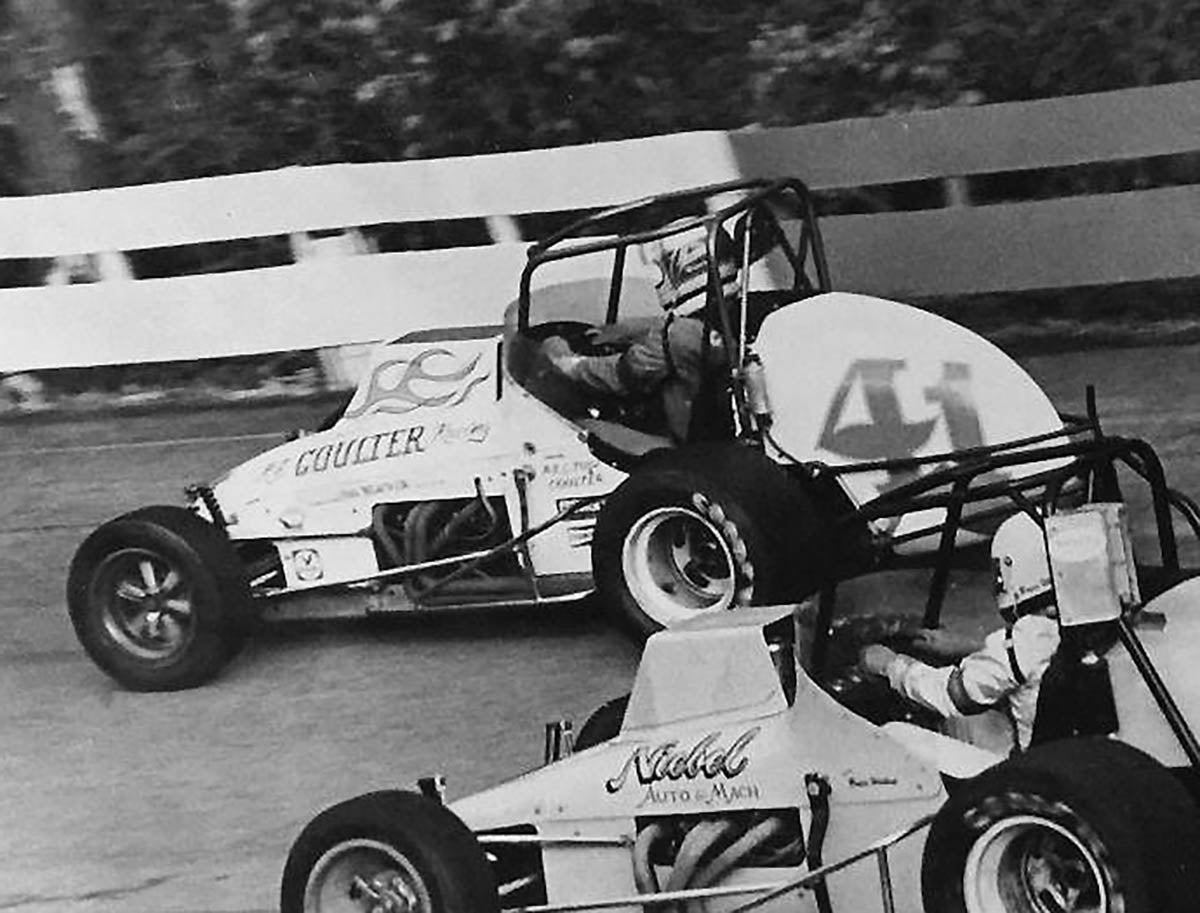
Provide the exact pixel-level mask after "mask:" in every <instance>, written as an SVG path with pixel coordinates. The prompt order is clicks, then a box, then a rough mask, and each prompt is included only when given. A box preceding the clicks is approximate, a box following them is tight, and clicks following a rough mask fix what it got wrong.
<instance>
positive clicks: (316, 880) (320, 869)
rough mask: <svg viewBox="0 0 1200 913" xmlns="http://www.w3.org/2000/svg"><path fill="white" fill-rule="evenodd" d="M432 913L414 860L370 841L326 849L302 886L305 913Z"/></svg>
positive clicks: (351, 841) (359, 839) (385, 845)
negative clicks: (376, 912)
mask: <svg viewBox="0 0 1200 913" xmlns="http://www.w3.org/2000/svg"><path fill="white" fill-rule="evenodd" d="M375 911H378V913H433V897H432V894H431V893H430V890H429V886H428V885H427V884H426V883H425V879H424V878H422V877H421V874H420V872H418V871H417V868H416V866H415V865H413V863H412V861H411V860H410V859H409V858H408V857H407V856H405V855H404V854H403V853H402V852H400V851H399V850H397V849H396V848H395V847H393V846H389V845H388V844H386V843H384V842H382V841H379V840H372V839H369V838H365V837H362V838H355V839H353V840H346V841H343V842H341V843H339V844H337V845H336V846H333V847H331V848H330V849H328V850H326V851H325V853H324V854H323V855H322V856H321V858H320V859H318V860H317V862H316V864H315V865H314V866H313V867H312V869H311V871H310V872H309V876H308V880H307V882H306V883H305V885H304V913H375Z"/></svg>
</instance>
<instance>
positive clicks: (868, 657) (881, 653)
mask: <svg viewBox="0 0 1200 913" xmlns="http://www.w3.org/2000/svg"><path fill="white" fill-rule="evenodd" d="M898 656H899V654H898V653H897V652H896V651H895V650H893V649H891V648H890V647H885V646H883V645H882V644H871V645H870V646H869V647H863V649H862V651H861V652H860V653H859V654H858V664H859V665H860V666H861V667H862V668H863V671H865V672H870V673H871V674H872V675H887V674H888V669H889V668H890V667H891V665H892V663H893V662H894V661H895V660H896V658H897V657H898Z"/></svg>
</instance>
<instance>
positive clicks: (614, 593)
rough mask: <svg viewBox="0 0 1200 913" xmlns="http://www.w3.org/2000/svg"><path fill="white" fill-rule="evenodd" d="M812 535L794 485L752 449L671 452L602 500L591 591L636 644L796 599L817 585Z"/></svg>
mask: <svg viewBox="0 0 1200 913" xmlns="http://www.w3.org/2000/svg"><path fill="white" fill-rule="evenodd" d="M816 529H817V517H816V515H815V511H814V509H813V507H812V504H811V502H810V501H809V500H808V498H806V497H805V496H804V494H803V493H802V492H800V491H799V490H798V489H797V483H795V482H793V481H792V480H790V479H788V478H787V477H786V476H785V474H784V472H783V470H782V469H781V468H780V467H779V466H777V465H776V464H774V463H772V462H771V461H770V460H768V459H767V458H766V457H764V456H762V455H761V454H759V453H758V452H757V451H753V450H750V449H749V448H746V447H741V446H736V445H716V446H705V447H695V448H690V449H688V450H683V451H674V452H668V453H665V454H663V455H661V456H658V457H655V458H653V459H652V460H651V461H650V462H649V463H648V464H647V465H645V466H643V467H639V468H638V469H636V470H635V471H634V473H633V475H631V476H630V477H629V478H628V479H626V480H625V481H624V482H622V483H621V485H620V486H618V487H617V489H616V490H615V491H614V492H613V493H612V494H611V495H609V496H608V498H607V499H606V500H605V502H604V506H603V508H602V509H601V511H600V516H599V517H598V518H597V521H596V529H595V534H594V536H593V540H592V566H593V570H594V573H595V578H596V589H597V591H598V593H599V595H600V597H601V599H603V600H604V602H605V604H606V607H607V608H608V609H609V611H611V612H612V613H613V614H614V615H615V616H616V617H617V619H618V621H619V622H621V623H622V624H623V625H624V626H625V627H626V628H627V629H629V630H630V631H631V632H632V633H634V634H635V635H637V636H640V637H642V638H644V637H648V636H649V635H650V634H653V633H654V632H655V631H659V630H661V629H663V628H669V627H673V626H675V625H677V624H679V623H681V622H683V621H686V620H688V619H689V618H694V617H696V616H697V615H700V614H704V613H710V612H721V611H725V610H727V609H733V608H737V607H739V606H746V605H769V604H771V603H772V602H782V601H787V600H793V599H799V598H802V597H803V596H805V595H808V594H809V593H811V592H813V591H814V590H815V589H816V587H817V582H818V576H817V574H818V571H819V570H820V569H821V566H822V562H821V560H820V559H819V558H818V556H817V554H816V542H817V536H816V535H815V531H816Z"/></svg>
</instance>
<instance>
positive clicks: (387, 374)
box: [345, 349, 491, 418]
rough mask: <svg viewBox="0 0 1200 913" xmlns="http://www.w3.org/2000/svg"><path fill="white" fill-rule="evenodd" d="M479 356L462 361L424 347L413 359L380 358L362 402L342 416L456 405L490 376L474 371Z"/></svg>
mask: <svg viewBox="0 0 1200 913" xmlns="http://www.w3.org/2000/svg"><path fill="white" fill-rule="evenodd" d="M481 359H482V355H476V356H475V357H474V358H472V359H470V360H469V361H467V362H466V363H465V364H464V363H462V359H460V358H459V357H458V356H456V355H455V354H454V353H453V352H450V351H448V350H447V349H426V350H425V351H424V352H421V353H420V354H419V355H417V356H415V357H414V358H390V359H387V360H386V361H382V362H380V363H379V364H378V365H376V366H375V368H374V370H372V371H371V376H370V377H369V378H368V379H367V383H366V392H365V393H364V394H363V397H362V402H361V403H360V404H359V405H357V406H354V408H353V409H347V410H346V414H345V418H360V417H361V416H364V415H369V414H375V413H379V412H384V413H389V414H392V415H405V414H407V413H409V412H412V411H414V410H416V409H431V408H439V407H442V406H457V405H458V404H459V403H461V402H463V401H464V400H465V399H466V398H467V397H468V396H470V395H471V392H472V391H473V390H474V389H475V388H476V387H478V386H479V385H480V384H482V383H483V382H484V381H486V380H487V379H488V378H489V377H490V376H491V370H490V368H486V367H485V368H484V370H483V372H482V373H476V368H478V367H479V364H480V360H481ZM427 365H428V366H427ZM437 369H440V370H437ZM472 375H474V376H472Z"/></svg>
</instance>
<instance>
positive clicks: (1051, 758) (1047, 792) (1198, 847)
mask: <svg viewBox="0 0 1200 913" xmlns="http://www.w3.org/2000/svg"><path fill="white" fill-rule="evenodd" d="M921 888H922V894H923V897H924V902H925V910H926V911H927V913H1067V911H1077V913H1084V911H1086V913H1185V911H1188V910H1194V909H1195V904H1196V898H1197V897H1198V896H1200V810H1197V808H1196V805H1195V803H1194V802H1193V801H1192V799H1191V797H1190V796H1189V794H1188V793H1187V791H1186V790H1185V789H1184V787H1183V785H1182V784H1181V783H1180V782H1179V780H1178V779H1176V777H1175V776H1174V775H1173V774H1172V773H1171V772H1170V771H1168V770H1167V769H1166V768H1165V767H1163V766H1162V765H1161V764H1159V763H1158V762H1156V761H1155V760H1153V759H1152V758H1150V757H1149V756H1148V755H1145V754H1143V753H1142V752H1140V751H1138V750H1137V749H1135V748H1131V747H1130V746H1128V745H1125V744H1124V743H1121V742H1117V741H1113V740H1109V739H1103V738H1094V739H1069V740H1064V741H1061V742H1053V743H1050V744H1047V745H1043V746H1039V747H1037V748H1034V749H1032V750H1030V751H1028V752H1026V753H1025V754H1023V755H1020V756H1018V757H1016V758H1013V759H1011V760H1008V761H1005V762H1003V763H1001V764H998V765H996V766H995V767H993V768H991V769H990V770H988V771H985V772H984V773H983V774H981V775H980V776H979V777H977V778H975V779H974V780H972V781H970V782H968V783H967V784H965V785H964V786H963V787H962V788H961V790H960V791H958V792H956V793H955V794H954V796H953V797H952V798H951V799H950V800H949V801H948V802H947V803H946V805H945V806H943V808H942V809H941V811H939V812H938V815H937V817H936V818H935V820H934V822H933V825H932V827H931V828H930V832H929V838H928V840H927V841H926V843H925V850H924V858H923V861H922V867H921Z"/></svg>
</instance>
